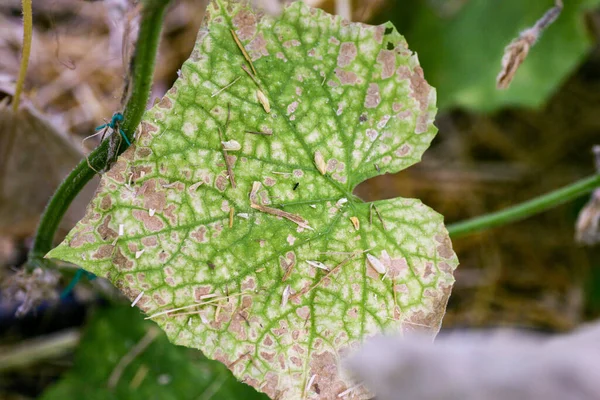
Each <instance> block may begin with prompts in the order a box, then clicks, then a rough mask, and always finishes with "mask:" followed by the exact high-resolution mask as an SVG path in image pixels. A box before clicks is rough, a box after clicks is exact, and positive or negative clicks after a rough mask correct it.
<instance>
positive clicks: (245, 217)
mask: <svg viewBox="0 0 600 400" xmlns="http://www.w3.org/2000/svg"><path fill="white" fill-rule="evenodd" d="M237 216H238V217H240V218H244V219H248V218H249V217H250V215H248V213H239V214H238V215H237Z"/></svg>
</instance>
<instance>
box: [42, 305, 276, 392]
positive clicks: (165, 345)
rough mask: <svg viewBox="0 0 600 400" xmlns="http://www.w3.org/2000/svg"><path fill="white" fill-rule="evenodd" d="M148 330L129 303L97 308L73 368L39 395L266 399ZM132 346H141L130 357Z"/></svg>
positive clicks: (212, 364)
mask: <svg viewBox="0 0 600 400" xmlns="http://www.w3.org/2000/svg"><path fill="white" fill-rule="evenodd" d="M152 329H156V330H158V329H157V328H156V327H155V326H153V325H152V324H151V323H149V322H148V321H146V322H144V319H143V318H142V316H141V315H139V311H138V310H136V309H132V308H131V307H119V308H114V309H107V310H98V311H97V313H96V314H95V315H94V317H93V319H92V320H91V321H90V323H89V325H88V326H87V328H86V333H85V335H84V337H83V339H82V342H81V344H80V346H79V348H78V350H77V355H76V357H75V365H74V366H73V369H72V370H71V371H70V372H69V373H67V375H66V376H65V377H63V378H62V379H61V380H60V381H59V382H57V383H56V384H55V385H53V386H51V387H50V388H49V389H48V390H46V391H45V392H44V394H43V396H42V397H41V398H42V400H53V399H58V400H65V399H86V400H95V399H98V400H106V399H128V400H137V399H143V400H147V399H161V400H166V399H173V400H179V399H208V398H210V399H213V400H218V399H222V400H230V399H257V400H258V399H264V398H266V396H265V395H263V394H259V393H257V392H256V391H255V390H254V389H252V388H251V387H249V386H248V385H244V384H242V383H239V382H237V381H236V380H235V378H234V377H233V376H232V375H231V373H230V372H229V371H227V369H226V368H225V367H224V366H223V365H221V364H220V363H217V362H215V361H211V360H207V359H206V358H205V357H202V355H201V354H199V353H197V352H194V354H192V353H190V352H191V350H190V351H186V350H187V349H185V348H182V347H177V346H174V345H172V344H170V343H169V341H168V340H167V338H166V336H165V335H164V334H162V333H161V334H160V335H153V332H152ZM143 342H144V344H146V346H143V347H142V346H140V344H141V343H143ZM136 346H137V349H141V350H142V351H139V352H138V354H137V355H136V356H135V357H130V356H131V354H133V350H134V349H136ZM124 360H125V361H129V363H126V362H125V361H124ZM120 366H124V368H121V367H120ZM111 382H112V386H111Z"/></svg>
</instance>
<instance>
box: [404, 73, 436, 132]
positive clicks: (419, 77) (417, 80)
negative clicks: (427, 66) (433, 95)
mask: <svg viewBox="0 0 600 400" xmlns="http://www.w3.org/2000/svg"><path fill="white" fill-rule="evenodd" d="M409 79H410V89H411V92H412V93H411V94H412V97H413V98H414V99H415V100H416V101H417V103H418V105H419V110H420V112H421V113H420V115H419V118H418V119H417V126H416V128H415V133H422V132H425V131H426V130H427V119H428V115H427V114H428V113H427V108H428V106H429V93H430V92H431V86H429V84H428V83H427V81H426V80H425V76H424V74H423V68H421V67H420V66H416V67H415V68H414V71H413V72H412V73H411V74H410V76H409Z"/></svg>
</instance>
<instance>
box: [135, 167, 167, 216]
mask: <svg viewBox="0 0 600 400" xmlns="http://www.w3.org/2000/svg"><path fill="white" fill-rule="evenodd" d="M136 173H140V172H139V171H136ZM156 185H157V181H156V179H148V180H147V181H145V182H144V183H143V184H142V187H141V188H140V189H139V190H138V192H137V193H136V195H137V196H138V197H143V199H144V208H147V209H148V210H150V209H152V210H155V211H158V212H162V211H163V208H164V207H165V203H166V194H165V192H163V191H160V192H158V191H157V190H156Z"/></svg>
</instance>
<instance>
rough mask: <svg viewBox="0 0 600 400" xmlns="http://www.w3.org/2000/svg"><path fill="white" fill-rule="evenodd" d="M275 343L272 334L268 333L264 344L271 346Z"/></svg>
mask: <svg viewBox="0 0 600 400" xmlns="http://www.w3.org/2000/svg"><path fill="white" fill-rule="evenodd" d="M273 343H274V342H273V338H271V336H270V335H266V336H265V339H264V340H263V344H264V345H265V346H267V347H271V346H273Z"/></svg>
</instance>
